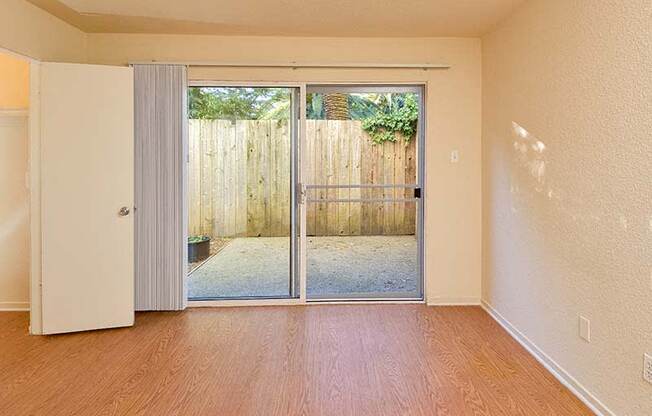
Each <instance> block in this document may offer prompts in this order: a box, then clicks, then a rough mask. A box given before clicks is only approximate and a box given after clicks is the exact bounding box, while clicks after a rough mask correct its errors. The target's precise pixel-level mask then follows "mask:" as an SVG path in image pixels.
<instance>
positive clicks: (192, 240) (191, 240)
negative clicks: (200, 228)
mask: <svg viewBox="0 0 652 416" xmlns="http://www.w3.org/2000/svg"><path fill="white" fill-rule="evenodd" d="M210 239H211V238H210V237H207V236H205V235H199V236H193V237H188V244H197V243H203V242H204V241H210Z"/></svg>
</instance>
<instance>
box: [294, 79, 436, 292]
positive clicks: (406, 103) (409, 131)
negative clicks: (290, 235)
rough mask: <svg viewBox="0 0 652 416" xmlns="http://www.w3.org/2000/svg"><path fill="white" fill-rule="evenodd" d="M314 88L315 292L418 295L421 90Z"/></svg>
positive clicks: (310, 268) (309, 138)
mask: <svg viewBox="0 0 652 416" xmlns="http://www.w3.org/2000/svg"><path fill="white" fill-rule="evenodd" d="M307 92H308V94H307V100H306V101H307V117H306V119H307V120H306V132H305V137H304V144H305V146H306V149H305V153H304V155H306V157H307V158H306V160H305V161H304V163H305V165H306V166H305V168H304V170H303V174H304V178H303V182H304V183H305V185H304V190H305V195H306V196H305V203H306V240H307V241H306V247H307V250H306V264H307V266H306V267H307V276H306V279H307V288H306V289H307V297H308V299H310V300H333V299H397V298H399V299H421V298H422V296H423V277H422V256H421V252H422V250H421V247H422V243H421V241H422V234H421V224H422V217H423V216H422V213H423V208H422V199H421V196H422V195H421V193H422V190H421V183H422V180H421V178H422V175H421V171H422V166H423V163H422V161H421V160H420V159H421V156H422V154H421V149H422V140H423V135H422V133H423V128H422V118H423V117H422V111H423V103H422V100H423V96H422V92H421V88H419V87H405V86H356V87H349V86H347V87H343V86H312V87H308V90H307Z"/></svg>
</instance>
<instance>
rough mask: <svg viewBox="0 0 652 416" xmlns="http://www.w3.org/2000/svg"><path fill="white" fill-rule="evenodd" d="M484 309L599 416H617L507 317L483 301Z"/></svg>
mask: <svg viewBox="0 0 652 416" xmlns="http://www.w3.org/2000/svg"><path fill="white" fill-rule="evenodd" d="M482 308H483V309H484V310H485V311H486V312H487V313H488V314H489V316H491V317H492V318H493V319H494V320H495V321H496V322H498V324H500V326H502V327H503V328H504V329H505V331H507V332H508V333H509V334H510V335H511V336H512V338H514V339H515V340H516V341H518V343H519V344H521V345H522V346H523V348H525V349H526V350H527V351H528V352H529V353H530V354H531V355H532V356H533V357H534V358H535V359H536V360H537V361H538V362H540V363H541V365H543V366H544V367H545V368H546V369H547V370H548V371H550V373H552V375H553V376H555V378H556V379H557V380H559V381H560V382H561V384H563V385H564V386H566V387H567V388H568V389H569V390H570V391H571V392H572V393H573V394H574V395H575V396H577V398H579V399H580V400H581V401H582V402H584V404H586V405H587V406H588V407H589V408H590V409H591V410H592V411H593V412H594V413H595V414H596V415H598V416H615V414H614V413H613V412H612V411H611V410H609V408H608V407H607V406H605V405H604V404H603V403H602V402H601V401H600V400H598V398H597V397H595V396H594V395H593V394H592V393H591V392H589V391H588V390H587V389H586V388H585V387H584V386H582V385H581V384H580V383H579V382H578V381H577V380H576V379H575V378H574V377H573V376H572V375H570V374H569V373H568V372H567V371H566V370H564V369H563V368H562V367H561V366H560V365H559V364H557V363H556V362H555V361H554V360H553V359H552V358H550V357H549V356H548V355H547V354H546V353H544V352H543V351H542V350H541V349H540V348H539V347H537V346H536V345H535V344H534V343H533V342H532V341H530V340H529V339H528V338H527V337H526V336H525V335H524V334H523V333H522V332H521V331H519V330H518V329H516V327H515V326H514V325H512V324H511V323H510V322H509V321H508V320H507V319H505V317H503V316H502V315H501V314H500V313H499V312H498V311H496V310H495V309H494V308H493V306H491V305H490V304H489V303H488V302H486V301H484V300H483V301H482Z"/></svg>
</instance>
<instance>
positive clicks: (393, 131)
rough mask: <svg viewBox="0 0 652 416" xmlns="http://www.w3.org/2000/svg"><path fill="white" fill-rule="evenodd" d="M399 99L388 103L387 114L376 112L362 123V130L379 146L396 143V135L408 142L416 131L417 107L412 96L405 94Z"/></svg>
mask: <svg viewBox="0 0 652 416" xmlns="http://www.w3.org/2000/svg"><path fill="white" fill-rule="evenodd" d="M401 98H403V99H402V100H401V99H397V100H393V101H392V102H390V103H389V111H388V112H378V113H376V114H375V115H373V116H371V117H368V118H366V119H364V120H363V121H362V128H363V130H365V131H366V132H367V133H369V136H371V140H372V141H373V142H374V143H376V144H380V143H383V142H396V141H397V140H398V136H397V134H400V135H401V136H403V137H404V138H405V141H406V142H409V141H410V140H411V139H412V137H414V135H415V133H416V131H417V121H418V119H419V105H418V104H417V100H416V98H415V96H414V94H405V95H403V96H402V97H401Z"/></svg>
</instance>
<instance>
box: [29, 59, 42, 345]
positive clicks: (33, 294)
mask: <svg viewBox="0 0 652 416" xmlns="http://www.w3.org/2000/svg"><path fill="white" fill-rule="evenodd" d="M29 102H30V106H29V127H28V130H29V156H28V157H29V182H30V183H29V204H30V213H29V221H30V234H29V241H30V272H29V279H30V280H29V291H30V294H29V299H30V305H31V306H30V314H29V328H30V333H31V334H32V335H40V334H42V333H43V325H42V318H43V317H42V315H41V304H42V298H41V255H42V252H41V64H40V63H39V62H38V61H32V62H31V64H30V66H29Z"/></svg>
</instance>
